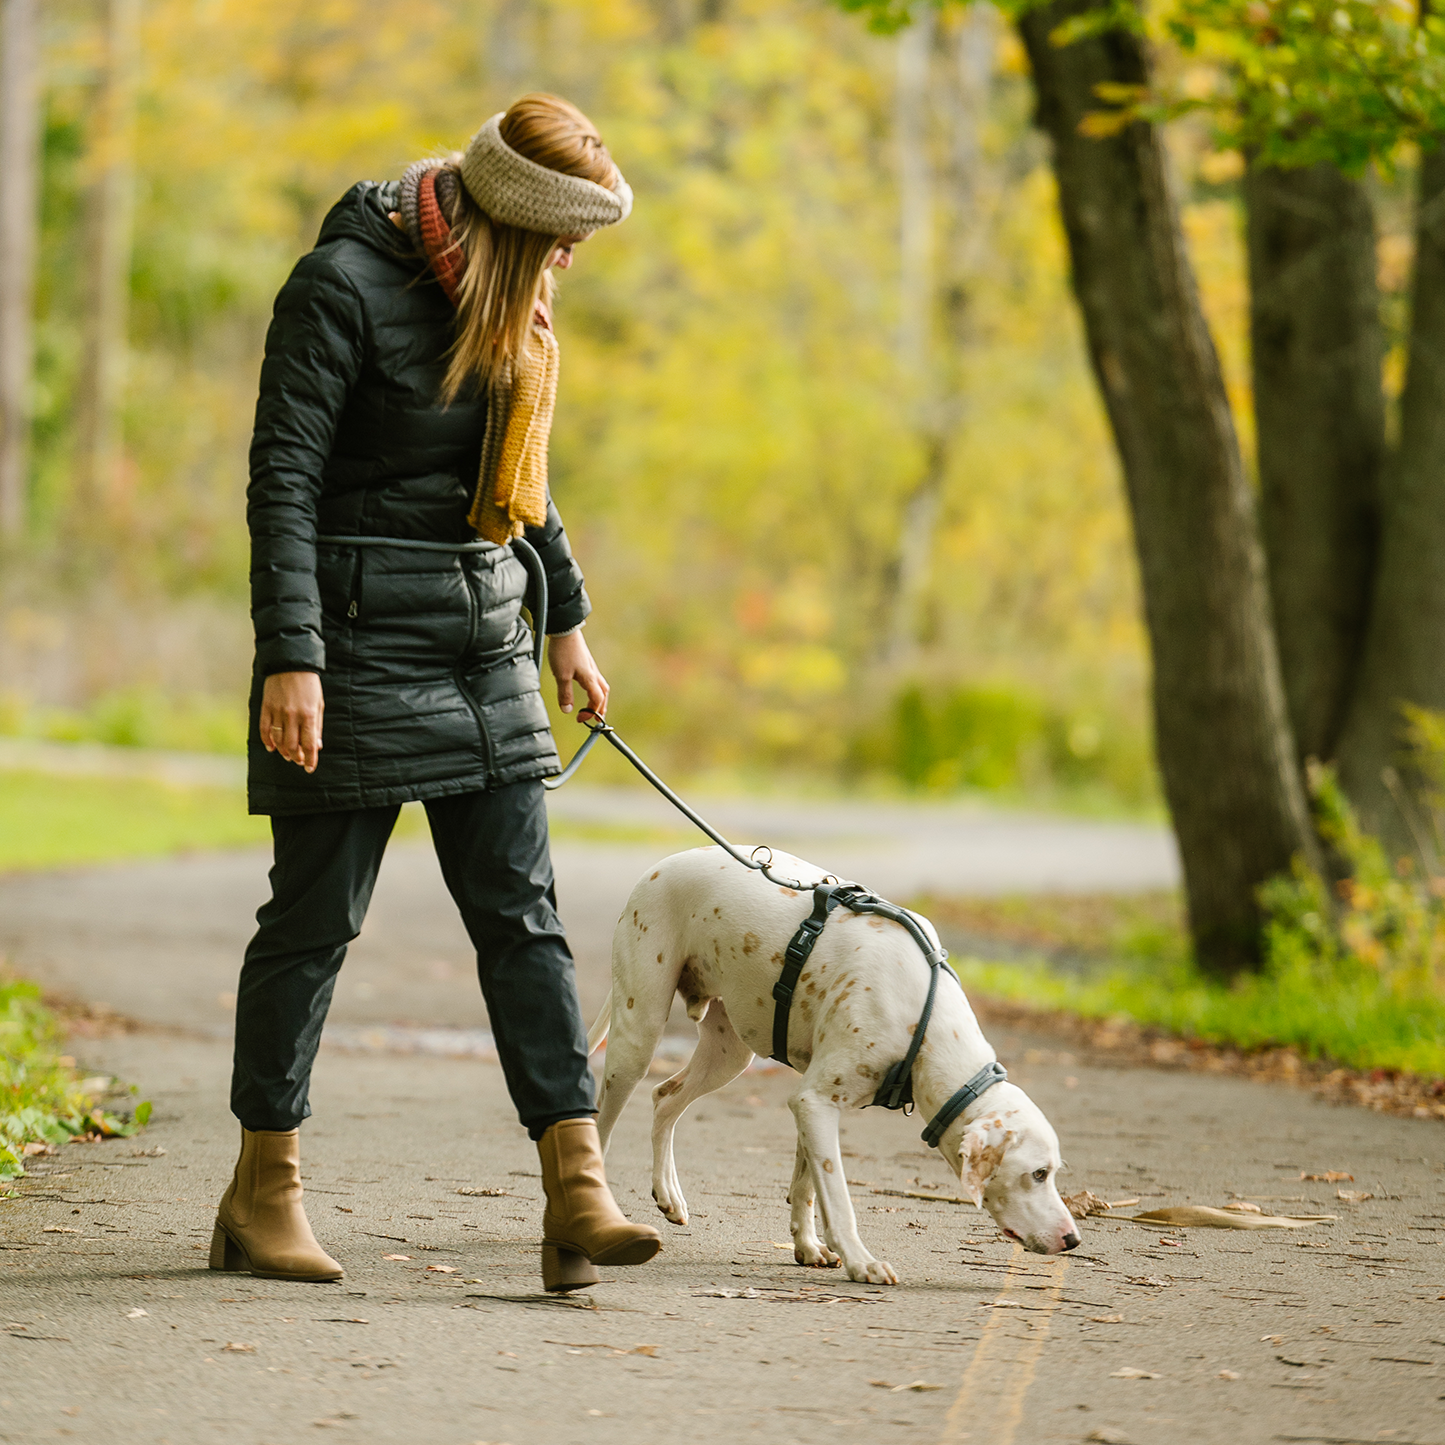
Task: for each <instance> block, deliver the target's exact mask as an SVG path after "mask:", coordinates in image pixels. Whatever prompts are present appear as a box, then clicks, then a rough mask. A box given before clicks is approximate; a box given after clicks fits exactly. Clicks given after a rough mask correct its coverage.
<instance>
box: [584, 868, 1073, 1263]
mask: <svg viewBox="0 0 1445 1445" xmlns="http://www.w3.org/2000/svg"><path fill="white" fill-rule="evenodd" d="M772 871H773V872H774V873H775V874H779V875H781V876H783V877H792V878H795V879H798V880H801V881H804V882H808V883H811V882H812V881H813V880H815V879H818V878H820V877H821V876H822V870H821V869H819V868H817V867H815V866H814V865H813V864H811V863H807V862H804V861H803V860H802V859H801V858H794V857H791V856H789V855H788V854H785V853H779V854H777V855H775V858H774V861H773V864H772ZM812 902H813V899H812V895H811V893H799V892H798V891H797V890H795V889H792V888H785V887H779V886H778V885H777V884H775V883H771V882H769V881H768V880H767V879H766V878H764V877H763V876H762V874H761V873H757V872H753V871H750V870H749V869H746V868H744V867H742V866H741V865H740V864H738V863H737V862H736V861H735V860H734V859H732V858H729V857H728V856H727V854H726V853H724V852H723V851H722V849H720V848H698V849H694V850H693V851H691V852H688V853H677V854H674V855H673V856H672V857H670V858H667V859H665V860H664V861H663V862H661V863H659V864H658V865H657V866H656V867H655V868H653V869H651V870H649V871H648V873H647V874H646V875H645V876H644V877H643V879H642V881H641V882H640V883H638V885H637V887H636V888H634V889H633V890H632V896H631V897H630V898H629V899H628V901H627V907H626V909H625V911H624V912H623V914H622V917H621V919H620V920H619V921H618V924H617V931H616V933H615V934H614V935H613V940H612V994H611V997H610V998H609V1000H608V1003H607V1004H606V1006H605V1007H604V1008H603V1010H602V1013H601V1015H600V1016H599V1017H598V1019H597V1022H596V1023H595V1024H593V1026H592V1032H591V1033H590V1035H589V1036H588V1045H589V1048H590V1049H596V1048H597V1046H598V1045H599V1044H600V1043H601V1042H602V1040H603V1038H607V1040H608V1044H607V1057H606V1062H605V1066H604V1069H603V1075H602V1097H601V1100H600V1101H599V1118H598V1128H599V1129H600V1131H601V1135H602V1144H603V1148H604V1149H605V1148H606V1146H607V1141H608V1138H609V1137H610V1135H611V1133H612V1129H613V1126H614V1125H615V1124H616V1123H617V1118H618V1115H619V1114H621V1112H622V1109H623V1106H624V1105H625V1104H626V1103H627V1100H628V1099H629V1097H630V1096H631V1094H632V1091H633V1089H635V1088H636V1087H637V1082H638V1080H639V1079H641V1078H642V1076H643V1075H644V1074H645V1073H646V1072H647V1070H648V1066H649V1065H650V1064H651V1062H652V1056H653V1050H654V1049H655V1048H656V1045H657V1041H658V1038H659V1037H660V1036H661V1034H662V1030H663V1026H664V1025H665V1023H666V1022H667V1015H668V1012H669V1010H670V1008H671V1006H672V998H673V994H674V993H680V994H681V995H682V997H683V1000H684V1002H685V1003H686V1005H687V1012H688V1017H689V1018H691V1019H693V1020H694V1021H695V1022H696V1023H697V1031H698V1045H697V1049H696V1051H695V1052H694V1053H693V1056H692V1058H691V1059H690V1060H689V1061H688V1063H687V1065H686V1066H685V1067H684V1068H683V1069H681V1070H680V1071H679V1072H678V1073H676V1074H674V1075H673V1077H672V1078H670V1079H667V1080H665V1081H664V1082H662V1083H661V1084H659V1085H658V1086H657V1087H656V1088H655V1089H654V1090H653V1124H652V1148H653V1168H652V1197H653V1198H654V1199H655V1200H656V1201H657V1207H658V1208H659V1209H660V1210H661V1211H662V1212H663V1214H665V1215H666V1216H667V1218H668V1219H669V1220H671V1221H672V1223H674V1224H686V1223H687V1201H686V1200H685V1199H684V1198H683V1194H682V1188H681V1186H680V1185H679V1184H678V1179H677V1169H676V1167H675V1164H674V1162H673V1153H672V1136H673V1130H674V1129H675V1128H676V1126H677V1121H678V1119H679V1118H680V1117H681V1116H682V1114H683V1112H684V1110H686V1108H687V1107H688V1105H689V1104H691V1103H692V1102H693V1101H694V1100H695V1099H700V1098H702V1097H703V1095H704V1094H709V1093H711V1092H712V1091H713V1090H714V1089H720V1088H721V1087H722V1086H723V1085H724V1084H726V1083H728V1082H729V1081H730V1080H732V1079H735V1078H736V1077H737V1076H738V1075H739V1074H740V1073H742V1071H743V1070H744V1069H745V1068H747V1066H748V1064H749V1062H750V1061H751V1060H752V1057H753V1055H754V1054H755V1053H762V1054H767V1053H769V1052H770V1050H771V1047H772V1036H773V1009H774V1004H773V995H772V989H773V985H774V983H776V982H777V980H778V976H779V973H780V971H781V968H782V964H783V955H784V950H785V949H786V947H787V945H788V941H789V940H790V939H791V938H792V936H793V934H794V932H796V930H797V928H798V925H799V924H800V923H801V922H802V920H803V919H804V918H805V917H807V916H808V914H809V913H810V911H811V908H812ZM928 981H929V969H928V965H927V964H926V963H925V961H924V959H923V956H922V954H921V953H920V952H919V949H918V945H917V944H916V943H915V942H914V940H913V938H912V937H911V936H910V935H909V934H908V933H907V932H906V931H905V930H904V928H903V927H901V926H900V925H899V924H897V923H894V922H892V921H891V920H889V919H885V918H879V917H877V916H868V915H864V914H857V913H851V912H849V911H848V910H847V909H846V908H838V909H837V910H836V911H835V912H834V913H833V914H832V916H831V917H830V918H829V920H828V924H827V927H826V928H825V929H824V930H823V933H822V936H821V938H819V940H818V943H817V945H816V947H815V948H814V950H813V953H812V956H811V957H810V958H809V960H808V962H807V964H806V966H805V967H804V969H803V972H802V975H801V976H800V978H799V979H798V983H797V989H796V993H795V995H794V998H793V1005H792V1012H791V1015H790V1017H789V1028H788V1056H789V1058H790V1060H791V1061H792V1063H793V1065H794V1066H795V1067H796V1068H798V1069H799V1070H801V1073H800V1075H799V1078H798V1084H797V1087H796V1088H795V1089H794V1090H793V1094H792V1097H791V1099H790V1100H789V1104H790V1107H791V1108H792V1111H793V1117H794V1118H795V1119H796V1120H797V1125H798V1153H797V1162H796V1165H795V1166H794V1171H793V1183H792V1188H791V1189H790V1190H789V1192H788V1201H789V1203H790V1204H791V1205H792V1210H793V1214H792V1235H793V1256H794V1258H795V1259H796V1260H797V1261H798V1263H799V1264H806V1265H816V1266H825V1267H831V1266H834V1265H837V1264H838V1263H840V1261H841V1263H842V1265H843V1267H844V1268H845V1269H846V1270H847V1271H848V1277H849V1278H850V1279H854V1280H862V1281H868V1282H871V1283H874V1284H896V1283H897V1282H898V1276H897V1275H896V1274H895V1273H894V1271H893V1268H892V1266H891V1265H889V1264H887V1263H886V1262H884V1261H883V1260H879V1259H874V1257H873V1256H872V1255H871V1254H870V1253H869V1252H868V1250H867V1249H866V1248H865V1247H864V1245H863V1241H862V1240H861V1239H860V1238H859V1236H858V1224H857V1220H856V1218H855V1217H854V1214H853V1204H852V1201H851V1199H850V1198H849V1196H848V1185H847V1181H846V1180H845V1179H844V1177H843V1159H842V1150H841V1148H840V1145H839V1137H838V1125H839V1110H840V1109H842V1108H844V1107H847V1108H853V1109H859V1108H862V1107H863V1106H864V1105H866V1104H868V1103H869V1102H870V1101H871V1100H872V1098H873V1096H874V1094H875V1093H876V1092H877V1090H878V1086H879V1084H880V1083H881V1081H882V1079H883V1077H884V1075H885V1074H886V1073H887V1071H888V1069H889V1066H890V1065H892V1064H893V1063H895V1062H896V1061H898V1060H900V1059H901V1058H902V1057H903V1056H904V1054H905V1052H906V1051H907V1048H908V1044H909V1041H910V1039H911V1037H912V1035H913V1032H914V1030H915V1028H916V1027H917V1024H918V1019H919V1015H920V1013H921V1011H922V1008H923V1002H924V998H925V996H926V994H927V992H928ZM994 1058H995V1055H994V1051H993V1049H992V1048H991V1047H990V1046H989V1044H988V1041H987V1040H986V1039H985V1038H984V1036H983V1032H982V1030H981V1029H980V1028H979V1026H978V1021H977V1020H976V1019H975V1018H974V1016H973V1010H972V1009H971V1008H969V1006H968V1000H967V999H966V998H965V997H964V996H963V990H962V989H960V988H959V987H958V985H957V983H956V982H955V981H954V980H953V978H951V977H949V976H947V975H946V974H945V976H944V977H942V978H941V979H940V980H939V984H938V991H937V997H936V999H935V1001H934V1007H933V1016H932V1018H931V1020H930V1021H929V1024H928V1028H927V1030H926V1032H925V1034H924V1040H923V1044H922V1047H921V1048H920V1049H919V1052H918V1058H917V1060H916V1062H915V1063H914V1066H913V1097H914V1100H915V1102H916V1105H917V1114H916V1117H917V1118H918V1119H920V1120H925V1121H926V1120H929V1119H932V1118H933V1116H934V1115H935V1114H936V1113H937V1112H938V1110H939V1108H940V1107H941V1106H942V1105H943V1104H944V1103H945V1101H947V1100H948V1099H949V1098H950V1097H951V1096H952V1095H953V1094H954V1092H955V1091H956V1090H958V1089H959V1088H960V1087H961V1086H962V1085H964V1084H965V1083H967V1082H968V1081H969V1080H970V1079H972V1078H973V1077H974V1075H975V1074H976V1073H977V1072H978V1071H979V1069H980V1068H982V1067H983V1066H984V1065H986V1064H988V1063H990V1062H991V1061H992V1060H993V1059H994ZM938 1147H939V1150H940V1151H941V1153H942V1154H943V1157H944V1158H945V1159H946V1160H947V1161H948V1163H949V1165H950V1167H951V1168H952V1169H953V1171H954V1173H956V1174H957V1175H958V1176H959V1180H960V1182H961V1184H962V1187H963V1191H964V1193H965V1194H966V1195H967V1196H968V1197H969V1198H970V1199H972V1200H973V1202H974V1204H975V1205H981V1206H983V1207H984V1208H986V1209H987V1210H988V1212H989V1213H990V1214H991V1215H992V1216H993V1218H994V1220H995V1222H996V1223H997V1224H998V1226H999V1228H1000V1229H1002V1230H1003V1232H1004V1233H1005V1234H1006V1235H1008V1236H1009V1237H1010V1238H1011V1239H1016V1240H1018V1241H1019V1242H1020V1243H1022V1244H1023V1245H1024V1246H1025V1247H1026V1248H1028V1249H1031V1250H1033V1251H1034V1252H1035V1253H1038V1254H1058V1253H1060V1252H1061V1251H1063V1250H1067V1249H1073V1248H1074V1247H1075V1246H1076V1245H1077V1244H1078V1243H1079V1233H1078V1225H1077V1224H1076V1223H1075V1221H1074V1219H1073V1217H1072V1216H1071V1215H1070V1214H1069V1211H1068V1210H1067V1209H1066V1208H1065V1207H1064V1203H1063V1200H1061V1199H1060V1198H1059V1192H1058V1188H1057V1186H1056V1182H1055V1175H1056V1173H1057V1170H1058V1168H1059V1141H1058V1138H1057V1136H1056V1135H1055V1134H1054V1131H1053V1129H1052V1127H1051V1126H1050V1124H1049V1121H1048V1120H1047V1119H1045V1118H1044V1116H1043V1114H1042V1112H1040V1110H1039V1109H1038V1107H1037V1106H1036V1105H1035V1104H1034V1103H1033V1102H1032V1101H1031V1100H1030V1099H1029V1097H1028V1096H1027V1095H1026V1094H1025V1093H1024V1091H1023V1090H1022V1089H1020V1088H1019V1087H1018V1086H1017V1085H1015V1084H1011V1083H1007V1082H1004V1083H998V1084H995V1085H994V1086H993V1087H992V1088H990V1089H988V1090H987V1092H985V1093H983V1094H982V1095H981V1096H980V1097H978V1098H976V1099H974V1100H973V1102H972V1103H971V1104H969V1105H968V1107H967V1108H965V1109H964V1111H963V1112H962V1113H961V1114H960V1115H959V1116H958V1117H957V1118H956V1119H955V1120H954V1121H953V1122H952V1123H951V1124H950V1125H949V1127H948V1129H947V1130H946V1132H945V1133H944V1134H943V1136H942V1138H941V1139H940V1140H939V1144H938ZM815 1196H816V1198H817V1200H818V1201H819V1202H820V1203H821V1205H822V1210H823V1234H824V1238H825V1239H826V1241H827V1244H826V1247H825V1245H824V1243H823V1242H822V1241H821V1240H820V1239H819V1238H818V1232H817V1228H816V1226H815V1224H814V1220H813V1201H814V1198H815Z"/></svg>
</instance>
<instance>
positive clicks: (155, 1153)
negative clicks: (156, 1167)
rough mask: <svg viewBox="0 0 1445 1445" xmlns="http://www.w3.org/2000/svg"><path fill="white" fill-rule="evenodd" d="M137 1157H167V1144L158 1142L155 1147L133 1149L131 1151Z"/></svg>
mask: <svg viewBox="0 0 1445 1445" xmlns="http://www.w3.org/2000/svg"><path fill="white" fill-rule="evenodd" d="M130 1152H131V1153H132V1154H133V1155H134V1156H135V1157H136V1158H137V1159H163V1158H164V1157H165V1152H166V1151H165V1146H164V1145H161V1144H157V1145H156V1146H155V1148H154V1149H132V1150H131V1151H130Z"/></svg>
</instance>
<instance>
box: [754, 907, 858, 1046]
mask: <svg viewBox="0 0 1445 1445" xmlns="http://www.w3.org/2000/svg"><path fill="white" fill-rule="evenodd" d="M858 891H859V890H857V889H847V888H844V887H843V886H842V885H841V884H838V883H820V884H818V886H817V887H816V888H814V889H813V911H812V913H810V914H809V915H808V917H806V918H805V919H804V920H803V922H802V926H801V927H800V928H799V929H798V931H797V932H796V933H795V934H794V935H793V936H792V938H791V940H789V943H788V947H787V949H786V951H785V952H784V954H783V971H782V973H781V974H779V975H778V981H777V983H775V984H774V985H773V999H774V1004H773V1058H775V1059H776V1060H777V1061H778V1062H779V1063H780V1064H787V1066H788V1067H789V1068H790V1069H791V1068H792V1067H793V1065H792V1061H791V1060H790V1059H789V1058H788V1015H789V1013H790V1012H791V1011H792V1007H793V991H794V990H795V989H796V988H797V986H798V977H799V975H800V974H801V973H802V972H803V965H804V964H806V963H807V961H808V959H809V957H810V956H811V955H812V952H813V947H814V945H815V944H816V943H817V942H818V940H819V939H820V938H821V937H822V936H823V925H824V924H826V923H827V921H828V915H829V914H830V913H831V912H832V911H833V910H834V909H835V908H836V907H837V906H838V905H839V904H840V903H842V902H843V901H844V900H843V899H842V898H841V897H839V894H840V893H845V892H846V893H855V892H858Z"/></svg>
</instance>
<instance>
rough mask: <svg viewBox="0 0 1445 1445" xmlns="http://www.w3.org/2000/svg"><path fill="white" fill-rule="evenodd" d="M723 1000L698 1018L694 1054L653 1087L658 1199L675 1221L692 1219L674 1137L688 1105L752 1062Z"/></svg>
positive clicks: (713, 1002)
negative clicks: (670, 1075)
mask: <svg viewBox="0 0 1445 1445" xmlns="http://www.w3.org/2000/svg"><path fill="white" fill-rule="evenodd" d="M752 1058H753V1051H752V1050H751V1049H750V1048H749V1047H748V1046H747V1045H746V1044H745V1043H744V1042H743V1041H742V1040H741V1039H740V1038H739V1037H738V1034H737V1030H736V1029H735V1028H733V1022H732V1020H731V1019H730V1018H729V1017H728V1014H727V1009H726V1008H724V1006H723V1001H722V1000H721V999H720V998H715V999H713V1000H711V1002H709V1004H708V1007H707V1012H706V1013H705V1014H704V1015H703V1016H702V1017H701V1018H700V1019H699V1020H698V1024H697V1048H695V1049H694V1050H693V1054H692V1058H690V1059H689V1060H688V1061H687V1063H686V1064H685V1065H684V1066H683V1067H682V1068H681V1069H680V1070H679V1071H678V1072H677V1073H675V1074H674V1075H673V1076H672V1077H671V1078H670V1079H664V1080H663V1081H662V1083H660V1084H659V1085H658V1086H657V1087H656V1088H655V1089H654V1090H653V1091H652V1197H653V1198H654V1199H655V1200H656V1201H657V1207H658V1208H659V1209H660V1210H661V1211H662V1212H663V1213H664V1214H665V1215H666V1216H667V1217H668V1219H669V1220H671V1221H672V1223H673V1224H686V1223H687V1200H686V1199H684V1198H683V1193H682V1185H681V1184H679V1183H678V1179H677V1164H676V1161H675V1160H674V1158H673V1154H672V1136H673V1133H674V1131H675V1130H676V1128H677V1121H678V1120H679V1119H680V1118H681V1117H682V1115H683V1112H684V1111H685V1110H686V1108H687V1106H688V1105H689V1104H691V1103H692V1102H693V1101H694V1100H695V1099H701V1098H702V1097H703V1095H704V1094H711V1093H712V1092H713V1090H714V1089H720V1088H722V1086H723V1085H724V1084H728V1083H731V1082H732V1081H733V1080H734V1079H735V1078H737V1076H738V1075H739V1074H740V1073H742V1071H743V1070H744V1069H745V1068H747V1066H748V1065H749V1064H750V1063H751V1062H752Z"/></svg>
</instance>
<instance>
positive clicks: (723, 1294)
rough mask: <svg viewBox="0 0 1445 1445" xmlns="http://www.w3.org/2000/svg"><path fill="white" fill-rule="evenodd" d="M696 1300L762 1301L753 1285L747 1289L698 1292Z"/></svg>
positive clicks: (694, 1296)
mask: <svg viewBox="0 0 1445 1445" xmlns="http://www.w3.org/2000/svg"><path fill="white" fill-rule="evenodd" d="M693 1298H694V1299H761V1298H762V1296H761V1295H759V1294H758V1292H757V1290H755V1289H753V1288H752V1286H751V1285H749V1287H748V1288H747V1289H704V1290H698V1291H697V1292H696V1293H695V1294H694V1295H693Z"/></svg>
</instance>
